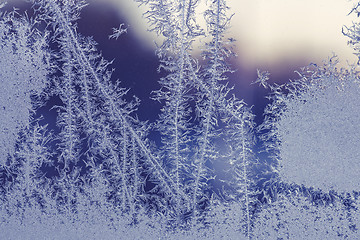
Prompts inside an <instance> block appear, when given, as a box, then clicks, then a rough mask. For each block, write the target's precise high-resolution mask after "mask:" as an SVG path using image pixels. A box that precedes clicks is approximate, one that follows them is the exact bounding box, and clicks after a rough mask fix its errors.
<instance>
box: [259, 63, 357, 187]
mask: <svg viewBox="0 0 360 240" xmlns="http://www.w3.org/2000/svg"><path fill="white" fill-rule="evenodd" d="M336 62H337V60H336V58H332V59H330V60H329V61H328V62H327V63H326V64H325V65H324V66H323V67H310V68H308V69H307V70H306V71H304V73H303V74H301V75H300V79H299V80H296V81H293V82H292V83H290V84H287V85H285V86H281V87H279V88H277V89H275V90H274V93H273V95H272V98H273V103H272V104H271V105H270V106H268V107H267V109H266V111H267V113H268V115H267V116H268V117H269V119H268V123H269V124H270V125H272V126H271V127H272V129H271V133H270V134H271V137H272V138H273V139H272V140H274V141H275V143H272V144H276V146H274V149H275V150H276V151H277V158H278V162H279V167H278V169H279V176H280V178H282V179H283V180H284V181H287V182H291V183H296V184H299V185H302V184H303V185H305V186H307V187H315V188H319V189H322V190H323V191H330V190H335V191H337V192H351V191H353V190H355V191H358V190H359V181H358V179H359V171H358V169H359V167H360V161H359V157H360V150H359V148H358V144H359V142H360V135H359V134H358V133H359V130H358V129H359V127H360V121H359V117H360V109H359V107H358V102H359V100H360V82H359V79H358V76H357V72H356V71H355V70H354V69H350V70H345V69H337V68H336V67H337V66H336ZM273 88H275V87H273ZM280 88H281V89H280ZM284 91H285V92H286V93H283V92H284ZM270 134H269V136H270Z"/></svg>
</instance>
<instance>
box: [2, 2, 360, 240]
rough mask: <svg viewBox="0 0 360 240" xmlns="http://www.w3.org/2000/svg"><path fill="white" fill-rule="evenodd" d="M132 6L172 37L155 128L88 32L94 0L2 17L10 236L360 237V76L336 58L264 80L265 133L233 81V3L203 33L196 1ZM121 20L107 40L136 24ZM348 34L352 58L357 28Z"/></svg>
mask: <svg viewBox="0 0 360 240" xmlns="http://www.w3.org/2000/svg"><path fill="white" fill-rule="evenodd" d="M136 1H137V2H138V3H140V4H143V5H146V6H147V9H148V11H147V12H146V13H145V17H146V18H147V20H148V21H149V23H150V26H151V29H149V30H150V31H154V32H156V33H157V34H159V35H161V36H162V38H161V39H162V40H161V41H160V42H157V44H156V47H157V49H156V54H157V56H158V59H159V67H158V70H159V71H160V72H161V76H162V77H161V78H160V79H159V85H160V89H158V90H154V91H153V96H152V99H153V100H156V101H159V102H160V103H161V104H162V105H161V106H162V108H161V112H160V115H159V117H158V119H157V120H156V121H154V122H148V121H146V119H145V120H144V121H143V120H141V118H142V116H137V108H138V107H139V106H140V100H139V99H138V98H136V97H134V98H129V96H127V95H128V91H129V90H128V89H125V88H123V87H121V85H120V83H119V82H118V81H117V80H115V79H113V77H112V72H113V70H112V69H111V67H112V62H109V61H107V60H105V59H104V58H103V57H102V56H101V54H100V51H99V50H98V49H97V47H98V45H97V43H96V42H95V41H94V40H93V38H92V37H89V36H82V35H81V34H80V33H79V32H78V29H77V26H76V23H77V21H78V20H79V18H80V17H81V11H82V9H83V8H84V7H86V5H87V4H88V2H86V1H81V0H79V1H71V0H58V1H55V0H32V1H27V2H30V3H31V4H32V9H33V11H34V12H33V14H32V15H31V17H29V16H28V15H27V14H25V13H24V14H23V13H18V12H16V11H15V10H14V11H8V12H7V13H5V11H4V12H3V13H2V14H1V15H0V39H1V41H0V54H1V58H0V84H1V85H0V93H1V94H0V112H1V116H2V118H1V120H0V183H1V185H0V239H182V240H183V239H325V238H326V239H356V238H357V236H358V227H359V223H358V222H359V220H360V215H359V210H358V209H359V207H360V206H359V202H360V201H359V194H358V192H356V191H358V190H359V189H358V185H359V183H358V179H359V177H358V175H357V170H358V169H359V166H358V165H359V164H358V162H359V161H358V159H359V155H360V154H359V148H358V146H357V145H358V143H359V142H360V141H359V140H360V139H359V136H358V134H357V133H358V129H359V125H360V124H359V115H360V114H359V113H360V112H359V110H358V109H359V108H358V107H357V103H358V102H359V77H358V72H357V71H356V67H351V68H349V69H337V63H336V62H337V60H336V58H331V59H330V60H329V61H327V62H325V64H324V66H315V65H311V66H309V67H308V68H304V69H302V70H301V71H300V73H299V79H298V80H295V81H292V82H291V83H288V84H284V85H280V86H279V85H276V84H269V79H270V73H268V72H266V71H264V72H261V71H258V75H259V78H258V79H257V80H256V81H255V83H257V84H259V85H260V86H263V87H265V88H266V89H268V90H269V91H270V95H269V99H270V104H269V105H268V106H267V107H266V109H265V120H264V122H263V123H262V124H261V125H260V126H258V127H256V126H255V123H254V118H255V116H254V115H253V113H252V111H251V107H249V106H247V105H246V103H245V101H244V100H241V99H239V98H237V97H236V96H234V95H233V92H232V88H231V87H230V85H231V83H229V81H228V78H227V77H228V76H229V74H231V73H232V72H233V70H232V68H231V66H230V64H229V58H231V57H234V55H235V54H234V52H233V51H232V46H233V41H234V40H233V39H232V38H227V37H225V36H227V35H225V34H226V33H227V31H228V30H229V24H230V20H231V14H229V8H228V7H227V5H226V1H225V0H212V1H206V2H205V3H206V10H205V11H204V12H203V17H204V18H205V27H203V28H202V27H201V26H200V25H199V24H198V22H199V19H198V18H199V16H198V15H197V12H198V10H199V9H198V7H199V1H197V0H180V1H171V0H136ZM4 6H6V5H4V4H3V5H0V7H4ZM1 10H3V9H1ZM353 11H355V12H356V7H355V8H354V10H353ZM117 26H119V27H117V28H116V27H115V28H113V29H112V30H113V34H111V35H110V36H109V41H116V40H117V41H121V40H122V38H126V37H127V36H126V34H125V33H127V32H128V31H131V27H130V26H129V27H127V28H125V27H124V26H125V25H124V24H123V23H120V24H117ZM109 30H110V29H109ZM343 31H344V34H345V35H347V36H349V37H350V39H351V42H350V43H351V44H353V46H354V48H355V50H357V48H358V47H357V44H358V32H359V31H358V27H357V25H354V26H353V27H350V28H344V29H343ZM198 40H200V42H201V43H202V44H203V46H202V48H201V49H202V54H201V61H200V59H197V58H198V57H196V55H195V54H193V53H194V51H193V47H194V45H193V42H194V41H198ZM147 80H153V79H147ZM54 99H55V100H56V101H52V100H54ZM51 102H56V105H53V106H47V104H50V103H51ZM43 106H47V107H51V111H53V112H56V114H57V115H56V126H55V127H54V124H53V123H51V122H49V119H47V117H46V116H44V117H42V116H41V113H42V112H43V110H44V108H42V107H43ZM47 123H48V124H47ZM150 133H151V134H155V135H159V136H161V141H159V143H155V142H153V141H152V140H151V138H150V137H149V136H150ZM256 134H257V135H256ZM255 146H256V147H255ZM260 150H265V152H266V153H265V154H264V153H262V154H260V153H259V151H260ZM260 157H261V158H262V159H260Z"/></svg>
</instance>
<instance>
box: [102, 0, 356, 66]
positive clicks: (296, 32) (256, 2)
mask: <svg viewBox="0 0 360 240" xmlns="http://www.w3.org/2000/svg"><path fill="white" fill-rule="evenodd" d="M97 1H102V2H106V3H110V4H112V5H113V6H114V8H116V10H117V11H118V13H119V15H121V16H122V17H125V18H126V19H127V20H128V23H129V25H130V29H129V30H130V31H134V32H135V33H136V34H137V36H138V38H139V39H141V41H143V44H146V45H148V46H149V47H154V44H153V38H154V37H156V36H154V35H152V34H150V33H148V32H147V31H146V29H147V28H148V24H147V23H146V20H145V19H143V18H142V13H143V12H144V11H146V7H138V4H137V3H135V2H134V1H132V0H97ZM205 2H206V1H205V0H202V2H201V4H200V7H199V10H198V13H199V15H202V13H203V12H204V10H205V9H206V5H205ZM227 2H228V5H229V6H230V11H229V12H230V13H234V14H235V15H234V17H233V19H232V21H231V26H232V27H231V29H230V30H229V33H228V35H229V36H231V37H234V38H235V39H236V40H237V44H236V47H237V53H238V56H239V57H238V61H239V62H240V63H241V64H242V65H246V66H248V67H253V66H263V67H266V66H269V67H274V66H276V65H282V64H284V62H289V61H291V62H307V61H313V62H319V63H321V61H322V59H325V58H327V57H328V56H330V55H331V54H332V52H335V53H336V54H337V55H338V56H339V58H340V59H341V60H342V64H343V65H344V64H346V60H349V61H350V62H354V61H355V60H356V59H355V57H354V56H353V54H352V49H351V48H350V47H348V46H347V38H346V37H345V36H343V35H342V33H341V28H342V26H343V25H347V26H350V25H351V21H352V20H354V19H355V14H352V15H350V16H347V14H348V13H349V12H350V10H351V9H352V6H353V4H354V2H353V1H349V0H228V1H227ZM199 19H200V20H202V19H203V17H202V16H199ZM200 23H201V24H203V23H204V22H203V21H200Z"/></svg>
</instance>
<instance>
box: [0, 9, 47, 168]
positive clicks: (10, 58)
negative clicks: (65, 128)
mask: <svg viewBox="0 0 360 240" xmlns="http://www.w3.org/2000/svg"><path fill="white" fill-rule="evenodd" d="M16 16H17V14H16V13H2V14H1V15H0V64H1V68H0V116H1V120H0V164H4V163H5V162H6V160H7V158H8V157H9V154H10V155H11V154H13V153H14V151H15V149H14V145H15V142H16V139H17V134H18V132H19V131H20V130H21V128H23V127H26V126H27V125H28V122H29V112H31V111H32V109H33V106H32V99H31V96H34V95H39V94H40V93H41V92H42V90H43V89H44V88H45V86H46V84H47V77H46V75H47V73H48V69H49V63H48V54H47V53H46V51H44V48H45V47H46V38H47V36H44V35H42V34H40V32H39V31H37V29H36V28H35V27H34V24H33V23H31V22H29V21H28V20H27V19H26V18H25V17H16Z"/></svg>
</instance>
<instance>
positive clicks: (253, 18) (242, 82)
mask: <svg viewBox="0 0 360 240" xmlns="http://www.w3.org/2000/svg"><path fill="white" fill-rule="evenodd" d="M8 2H9V8H10V7H11V6H12V5H16V4H15V3H16V2H19V3H18V5H19V6H20V5H21V4H24V1H23V0H10V1H8ZM88 2H89V3H90V4H89V6H87V7H85V8H84V9H83V10H82V13H81V15H80V17H81V19H80V21H79V22H78V31H79V32H80V33H81V34H83V35H85V36H94V39H95V40H96V41H97V42H98V43H99V46H98V49H99V50H100V51H101V52H102V54H103V56H104V57H105V58H106V59H108V60H112V59H114V64H113V65H112V67H114V68H115V69H116V71H115V72H114V78H115V79H119V80H120V81H121V85H122V86H124V87H127V88H131V90H130V95H132V94H134V95H136V96H138V97H139V98H140V99H141V100H142V101H143V102H142V103H143V104H142V106H143V107H140V109H139V110H140V115H142V116H143V117H142V119H149V120H150V121H152V120H154V119H155V118H156V116H157V113H158V110H159V108H160V105H159V104H158V103H157V102H155V101H149V100H148V99H149V98H150V96H151V91H153V90H157V89H159V87H160V86H159V85H158V83H157V81H158V80H159V78H160V77H161V76H162V75H161V74H159V73H157V71H156V69H157V66H158V64H159V62H158V59H157V57H156V56H155V53H154V50H155V44H154V40H155V41H160V40H159V39H157V36H156V35H154V34H153V33H150V32H148V31H147V29H148V24H147V21H146V19H144V18H143V16H142V14H143V13H144V12H145V11H146V7H145V6H141V7H139V6H138V4H137V3H135V2H134V1H133V0H88ZM227 2H228V5H229V6H230V11H229V12H230V14H231V13H234V14H235V15H234V16H233V18H232V21H231V28H230V29H229V30H228V36H229V37H233V38H235V39H236V40H237V41H236V46H235V50H236V52H237V55H238V57H237V58H236V59H231V64H232V68H233V69H235V70H236V72H235V73H234V74H232V75H230V76H229V81H230V85H231V86H234V87H235V88H234V91H235V93H236V94H237V96H238V97H239V98H243V99H245V101H246V102H247V103H248V105H250V106H253V111H254V113H255V115H257V122H258V123H260V122H261V121H262V112H263V109H264V107H265V105H266V104H267V102H266V100H265V99H264V96H265V95H266V94H267V92H266V90H265V89H263V88H261V87H259V86H257V85H254V84H253V85H252V84H251V82H254V81H255V80H256V77H257V75H256V69H257V68H259V69H261V70H268V71H269V72H270V73H271V76H270V77H271V80H270V81H271V82H274V81H275V82H286V81H288V80H289V79H293V80H294V79H296V78H297V77H298V75H297V74H296V73H294V71H295V70H299V69H300V68H301V67H303V66H307V65H308V64H310V63H317V64H321V62H322V60H324V59H326V58H327V57H330V56H331V55H332V53H333V52H334V53H335V54H337V55H338V57H339V59H340V61H341V65H342V66H346V62H347V61H349V62H350V63H354V62H356V61H357V59H356V57H355V56H354V55H353V54H352V52H353V50H352V48H351V47H350V46H348V45H347V41H348V39H347V37H345V36H343V35H342V32H341V30H342V27H343V26H344V25H346V26H351V23H352V21H354V20H355V21H356V16H355V14H352V15H350V16H347V15H348V13H349V12H350V11H351V9H352V7H353V4H354V1H349V0H228V1H227ZM205 3H206V0H201V5H200V6H199V9H198V15H199V17H198V19H199V22H200V24H202V25H203V27H205V26H204V20H203V17H202V14H203V12H204V11H205V9H206V4H205ZM121 23H125V25H126V26H128V34H125V35H124V36H121V37H120V38H119V40H109V39H108V35H109V34H111V28H113V27H118V26H119V25H120V24H121ZM197 44H198V45H197V46H195V49H198V52H199V49H200V45H201V43H197ZM163 74H164V73H163ZM149 109H152V111H149ZM155 109H157V110H155Z"/></svg>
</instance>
